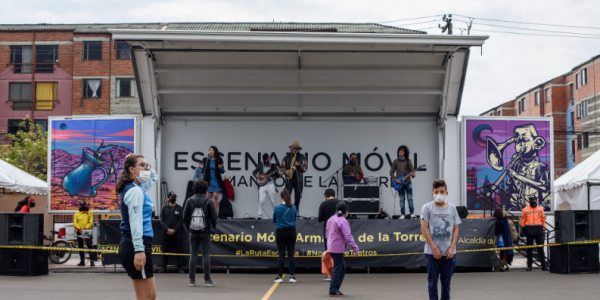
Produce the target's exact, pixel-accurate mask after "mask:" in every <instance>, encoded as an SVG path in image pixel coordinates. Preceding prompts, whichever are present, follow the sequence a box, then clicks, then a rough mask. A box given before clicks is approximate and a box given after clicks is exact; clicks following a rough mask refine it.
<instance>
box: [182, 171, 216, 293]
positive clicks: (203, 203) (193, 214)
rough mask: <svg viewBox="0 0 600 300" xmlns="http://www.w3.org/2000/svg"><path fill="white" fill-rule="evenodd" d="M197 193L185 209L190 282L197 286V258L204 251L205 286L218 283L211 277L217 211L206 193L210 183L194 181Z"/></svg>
mask: <svg viewBox="0 0 600 300" xmlns="http://www.w3.org/2000/svg"><path fill="white" fill-rule="evenodd" d="M192 189H193V190H194V193H195V195H194V196H193V197H192V198H190V199H189V200H188V201H187V202H186V204H185V208H184V209H183V223H184V224H185V227H186V228H187V229H188V231H189V232H190V272H189V275H190V284H189V286H196V260H197V259H198V253H199V252H200V251H202V270H203V271H204V286H215V285H217V284H216V283H214V282H213V281H212V279H211V278H210V242H211V236H210V235H211V233H212V232H213V231H214V229H215V228H216V227H217V211H216V210H215V206H214V205H215V204H214V202H213V201H211V199H210V198H209V197H208V196H207V195H206V191H207V190H208V183H207V182H206V181H203V180H198V181H196V182H194V185H193V186H192Z"/></svg>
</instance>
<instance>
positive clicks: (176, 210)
mask: <svg viewBox="0 0 600 300" xmlns="http://www.w3.org/2000/svg"><path fill="white" fill-rule="evenodd" d="M160 223H161V225H162V226H163V230H164V231H167V229H169V228H170V229H174V230H175V231H176V232H177V231H179V230H181V229H182V226H183V207H181V205H179V204H176V205H175V206H169V205H165V206H164V207H163V208H162V211H161V212H160Z"/></svg>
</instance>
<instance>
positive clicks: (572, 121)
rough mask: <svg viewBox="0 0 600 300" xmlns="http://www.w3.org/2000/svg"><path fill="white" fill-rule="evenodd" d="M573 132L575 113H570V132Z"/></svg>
mask: <svg viewBox="0 0 600 300" xmlns="http://www.w3.org/2000/svg"><path fill="white" fill-rule="evenodd" d="M573 130H575V113H574V112H571V131H573Z"/></svg>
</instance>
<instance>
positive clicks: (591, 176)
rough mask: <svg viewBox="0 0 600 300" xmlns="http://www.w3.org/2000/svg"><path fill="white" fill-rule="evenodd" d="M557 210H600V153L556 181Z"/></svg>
mask: <svg viewBox="0 0 600 300" xmlns="http://www.w3.org/2000/svg"><path fill="white" fill-rule="evenodd" d="M554 191H555V193H556V197H555V199H556V201H555V202H554V203H555V204H554V205H555V207H554V209H556V210H587V209H600V151H598V152H596V153H595V154H594V155H592V156H590V157H589V158H588V159H586V160H584V161H583V162H582V163H580V164H579V165H577V166H576V167H575V168H573V169H572V170H571V171H569V172H567V173H566V174H565V175H563V176H561V177H560V178H559V179H557V180H556V181H554Z"/></svg>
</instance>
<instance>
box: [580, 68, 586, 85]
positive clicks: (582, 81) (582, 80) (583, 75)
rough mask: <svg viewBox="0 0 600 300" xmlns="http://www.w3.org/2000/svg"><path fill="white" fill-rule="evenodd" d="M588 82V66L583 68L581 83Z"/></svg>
mask: <svg viewBox="0 0 600 300" xmlns="http://www.w3.org/2000/svg"><path fill="white" fill-rule="evenodd" d="M586 84H587V68H585V69H583V70H581V85H586Z"/></svg>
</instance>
